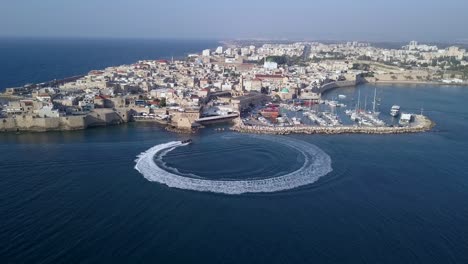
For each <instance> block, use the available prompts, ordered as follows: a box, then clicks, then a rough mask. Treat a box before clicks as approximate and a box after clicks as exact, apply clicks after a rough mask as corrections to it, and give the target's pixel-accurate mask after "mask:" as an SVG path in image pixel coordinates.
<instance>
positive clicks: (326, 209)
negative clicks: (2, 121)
mask: <svg viewBox="0 0 468 264" xmlns="http://www.w3.org/2000/svg"><path fill="white" fill-rule="evenodd" d="M374 87H375V86H372V85H366V86H361V87H359V89H361V94H365V93H369V94H371V93H372V92H373V90H374ZM377 87H378V93H379V95H381V97H382V104H381V108H382V109H381V110H382V114H385V113H386V112H388V109H389V107H390V106H391V105H392V104H394V103H399V104H400V105H401V106H402V108H403V109H409V110H411V109H412V110H414V111H418V109H419V108H420V107H421V103H422V102H423V103H424V109H425V110H424V111H425V114H426V115H428V116H429V117H430V118H431V119H433V120H434V121H435V122H436V123H437V126H436V127H435V129H434V130H433V131H431V132H428V133H421V134H406V135H332V136H330V135H293V136H288V137H290V138H293V139H295V140H302V141H306V142H310V143H312V144H315V145H316V146H318V147H320V148H321V149H322V150H323V151H325V152H326V153H327V154H328V155H329V156H330V157H331V159H332V167H333V171H332V172H331V173H330V174H328V175H326V176H323V177H322V178H320V180H319V181H317V182H315V183H314V184H311V185H308V186H304V187H301V188H298V189H293V190H288V191H283V192H277V193H269V194H244V195H231V196H230V195H221V194H213V193H203V192H194V191H186V190H179V189H172V188H168V187H166V186H164V185H161V184H158V183H155V182H149V181H147V180H146V179H145V178H143V176H142V175H141V174H139V173H138V171H136V170H135V169H134V166H135V161H134V160H135V158H136V156H137V155H138V154H140V153H141V152H143V151H145V150H147V149H148V148H150V147H152V146H154V145H156V144H160V143H165V142H169V141H173V140H182V139H185V138H186V137H187V136H182V135H176V134H171V133H168V132H166V131H165V130H164V129H162V128H161V127H159V126H157V125H152V124H135V123H132V124H128V125H123V126H116V127H108V128H96V129H89V130H85V131H74V132H52V133H23V134H20V135H16V134H14V133H13V134H0V215H1V217H0V261H1V262H2V263H37V262H42V263H56V262H62V263H78V262H79V263H83V262H85V263H102V262H131V263H135V262H145V263H193V262H195V263H199V262H203V263H252V262H257V263H259V262H260V263H468V206H467V201H468V163H467V154H466V151H467V149H468V136H467V132H466V131H468V111H467V110H466V102H467V101H468V88H467V87H452V86H427V85H420V86H397V85H395V86H392V85H385V86H377ZM334 93H336V94H338V93H346V94H348V95H349V96H348V98H350V97H352V96H353V94H356V89H355V88H346V89H343V90H335V91H332V92H331V93H330V94H329V95H328V96H330V97H334V96H335V94H334ZM350 99H351V98H350ZM226 136H227V137H230V138H233V140H223V138H224V137H226ZM191 137H192V138H193V140H194V144H193V145H192V146H187V147H183V148H177V149H175V150H174V151H172V152H170V153H168V154H167V155H166V156H165V161H166V162H168V163H169V164H170V165H171V166H173V167H176V168H179V169H181V170H182V171H184V170H185V171H192V172H196V173H197V174H199V175H202V176H203V177H206V178H230V179H237V178H239V177H241V178H251V177H261V176H262V175H263V174H265V175H266V174H271V173H272V172H275V171H278V170H284V171H285V172H287V171H291V170H295V169H297V167H298V164H299V163H301V162H302V161H301V159H300V157H299V158H298V155H297V153H296V152H294V151H293V150H291V149H289V148H287V147H286V146H284V145H282V144H278V143H275V142H268V141H261V143H259V144H261V145H256V144H254V143H253V141H252V140H251V139H245V138H243V137H244V135H239V134H236V133H230V132H227V131H225V132H216V131H214V130H213V129H211V128H206V129H204V130H203V131H202V132H201V133H199V134H195V135H193V136H191ZM281 140H282V138H281V137H278V141H281Z"/></svg>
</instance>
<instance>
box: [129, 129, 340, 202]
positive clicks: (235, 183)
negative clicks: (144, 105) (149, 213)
mask: <svg viewBox="0 0 468 264" xmlns="http://www.w3.org/2000/svg"><path fill="white" fill-rule="evenodd" d="M261 139H267V140H274V142H278V143H281V144H285V145H287V146H289V147H292V148H294V149H296V150H298V151H299V152H301V153H302V155H304V164H303V165H302V167H301V168H299V169H298V170H296V171H293V172H290V173H287V174H284V175H281V176H277V177H271V178H265V179H258V180H209V179H204V178H192V177H185V176H181V175H177V174H174V173H171V172H169V171H166V170H164V169H163V168H161V167H159V166H158V164H156V163H155V161H154V160H153V158H154V156H155V155H157V154H158V153H161V152H162V151H164V153H163V155H164V154H166V153H168V152H170V151H172V150H173V149H175V148H176V147H180V146H184V145H186V144H182V143H181V142H180V141H173V142H169V143H164V144H160V145H156V146H154V147H152V148H150V149H148V150H147V151H145V152H143V153H141V154H140V155H138V157H137V159H136V160H135V162H136V165H135V169H136V170H138V171H139V172H140V173H141V174H142V175H143V176H144V177H145V178H146V179H147V180H149V181H154V182H159V183H162V184H165V185H167V186H169V187H173V188H178V189H185V190H193V191H201V192H214V193H224V194H242V193H262V192H277V191H283V190H289V189H293V188H297V187H300V186H304V185H308V184H311V183H314V182H315V181H317V180H318V179H319V178H320V177H322V176H324V175H326V174H328V173H329V172H331V171H332V168H331V159H330V156H328V155H327V154H326V153H325V152H323V151H322V150H321V149H320V148H318V147H317V146H315V145H312V144H309V143H307V142H303V141H298V140H293V139H290V138H286V137H281V140H278V137H276V138H274V139H273V138H272V137H261Z"/></svg>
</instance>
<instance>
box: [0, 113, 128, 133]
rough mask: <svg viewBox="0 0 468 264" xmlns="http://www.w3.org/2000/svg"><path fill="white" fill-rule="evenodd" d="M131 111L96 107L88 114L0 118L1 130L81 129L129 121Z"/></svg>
mask: <svg viewBox="0 0 468 264" xmlns="http://www.w3.org/2000/svg"><path fill="white" fill-rule="evenodd" d="M129 116H130V115H129V111H128V110H126V109H120V110H119V111H117V110H113V109H96V110H95V111H93V112H91V113H90V114H88V115H79V116H61V117H46V118H40V117H34V116H30V115H23V116H16V117H8V118H2V119H0V132H8V131H35V132H43V131H54V130H80V129H85V128H88V127H95V126H108V125H117V124H122V123H126V122H128V121H129Z"/></svg>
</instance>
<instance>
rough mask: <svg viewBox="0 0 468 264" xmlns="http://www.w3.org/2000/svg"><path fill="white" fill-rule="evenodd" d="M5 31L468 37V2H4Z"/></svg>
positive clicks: (0, 18)
mask: <svg viewBox="0 0 468 264" xmlns="http://www.w3.org/2000/svg"><path fill="white" fill-rule="evenodd" d="M0 36H45V37H118V38H140V37H145V38H210V39H228V38H289V39H303V38H306V39H321V40H324V39H334V40H347V39H349V40H350V39H355V40H386V41H392V40H393V41H401V40H405V41H406V40H411V39H417V40H421V41H423V40H428V41H455V40H457V41H460V40H465V41H467V40H468V0H445V1H436V0H425V1H422V0H331V1H330V0H287V1H278V0H233V1H223V0H198V1H195V0H170V1H165V0H131V1H130V0H0Z"/></svg>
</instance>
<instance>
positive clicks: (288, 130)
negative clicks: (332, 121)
mask: <svg viewBox="0 0 468 264" xmlns="http://www.w3.org/2000/svg"><path fill="white" fill-rule="evenodd" d="M414 117H415V119H414V122H413V123H412V124H411V125H410V126H406V127H363V126H336V127H321V126H292V127H278V126H274V127H271V126H248V125H245V124H244V123H243V122H242V121H241V120H239V119H237V120H236V124H235V125H234V126H233V127H231V130H232V131H237V132H241V133H253V134H272V135H287V134H329V135H333V134H402V133H418V132H425V131H429V130H431V129H432V128H433V127H434V125H435V123H434V122H432V121H431V120H430V119H429V118H427V117H426V116H423V115H415V116H414Z"/></svg>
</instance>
